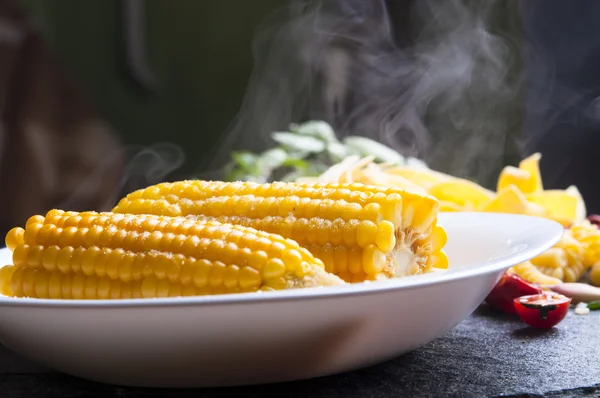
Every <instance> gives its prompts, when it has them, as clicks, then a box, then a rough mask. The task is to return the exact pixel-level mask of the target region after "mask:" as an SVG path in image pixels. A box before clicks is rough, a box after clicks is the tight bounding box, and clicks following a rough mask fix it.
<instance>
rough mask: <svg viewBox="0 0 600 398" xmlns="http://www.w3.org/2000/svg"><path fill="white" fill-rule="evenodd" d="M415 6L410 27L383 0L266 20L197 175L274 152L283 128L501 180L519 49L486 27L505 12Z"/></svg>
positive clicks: (302, 2) (328, 1) (486, 6)
mask: <svg viewBox="0 0 600 398" xmlns="http://www.w3.org/2000/svg"><path fill="white" fill-rule="evenodd" d="M393 3H394V2H389V4H393ZM412 4H413V6H412V9H411V10H410V15H407V16H406V17H407V18H403V19H404V20H406V21H407V23H408V22H410V28H409V29H402V28H404V26H402V25H401V22H398V21H396V24H395V25H393V24H392V22H391V20H390V15H389V13H388V11H389V10H388V8H387V6H386V2H385V1H383V0H369V1H364V0H320V1H307V0H293V1H292V2H291V6H289V7H286V8H283V9H281V10H278V11H277V12H275V13H274V14H272V15H271V16H270V17H269V18H267V19H266V20H265V22H264V23H263V24H262V25H261V26H259V28H258V29H257V33H256V37H255V41H254V47H253V56H254V60H255V69H254V71H253V74H252V76H251V78H250V82H249V86H248V89H247V93H246V97H245V99H244V102H243V105H242V107H241V110H240V112H239V114H238V115H237V117H236V119H235V120H234V122H233V123H232V125H231V126H230V128H229V129H228V131H227V134H226V137H225V139H224V140H223V141H222V143H221V145H220V147H219V148H218V151H217V152H216V153H215V156H214V157H213V158H212V159H210V162H209V163H207V164H205V165H204V168H205V169H206V168H208V169H215V168H218V167H221V166H222V165H223V164H224V163H225V162H226V161H227V160H228V159H229V156H230V153H231V151H232V150H236V149H248V150H252V151H259V150H263V149H265V148H266V147H269V146H271V145H272V144H273V143H272V142H270V141H269V137H268V136H269V134H270V133H271V132H273V131H280V130H282V129H286V128H287V127H288V126H289V124H290V123H296V122H302V121H304V120H308V119H322V120H325V121H327V122H329V123H330V124H331V125H332V126H333V127H334V128H335V130H336V132H337V133H338V134H339V135H340V136H346V135H350V134H357V135H363V136H367V137H370V138H374V139H377V140H379V141H381V142H383V143H385V144H387V145H389V146H391V147H393V148H394V149H396V150H398V151H399V152H400V153H402V154H403V155H411V156H418V157H420V158H422V159H423V160H425V161H426V162H428V163H429V164H430V166H431V167H434V168H437V169H439V170H443V171H446V172H449V173H452V174H455V175H459V176H465V177H471V178H476V179H477V180H478V181H479V182H482V183H485V182H486V181H489V180H491V179H493V178H494V177H495V176H497V172H498V170H499V169H500V167H501V166H502V164H503V162H504V157H505V156H507V154H508V153H509V152H510V151H512V150H513V149H511V148H513V147H514V148H516V147H517V143H518V139H517V138H518V137H515V136H514V134H512V133H511V132H512V131H520V130H521V128H522V126H521V123H522V117H520V115H519V113H518V112H516V109H518V107H519V106H522V103H520V101H518V97H519V96H520V95H521V92H520V86H521V78H520V76H519V75H515V74H514V73H512V71H513V68H514V67H515V66H518V64H519V62H520V58H519V57H518V56H517V54H520V49H519V48H518V46H519V44H518V43H517V42H515V41H514V40H512V39H511V38H507V37H500V36H498V35H497V34H495V33H494V27H493V26H492V24H491V22H490V17H491V16H493V15H494V13H497V12H498V11H502V12H504V11H505V9H506V6H505V4H504V2H501V1H496V0H487V1H479V0H477V1H461V0H443V1H433V0H417V1H413V2H412ZM394 5H398V3H394ZM402 33H404V34H402ZM514 150H515V151H516V150H517V149H514Z"/></svg>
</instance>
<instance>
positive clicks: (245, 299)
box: [0, 212, 564, 309]
mask: <svg viewBox="0 0 600 398" xmlns="http://www.w3.org/2000/svg"><path fill="white" fill-rule="evenodd" d="M482 214H484V216H483V217H486V218H490V219H493V218H504V219H507V218H513V219H514V220H515V221H519V220H523V219H535V220H536V222H538V223H540V224H546V225H545V226H544V225H542V226H543V227H544V228H545V229H546V233H547V234H548V236H549V238H548V239H547V240H545V242H544V243H541V244H539V245H537V246H535V247H528V248H525V249H523V250H522V251H520V252H518V253H514V254H512V255H509V256H504V257H501V258H496V259H493V260H489V261H479V262H475V263H473V264H471V265H469V266H468V267H464V268H461V269H457V270H452V271H451V272H449V273H447V272H440V273H439V274H435V273H434V274H426V275H415V276H411V277H407V278H398V279H391V280H385V281H377V282H376V283H360V284H348V285H341V286H328V287H314V288H304V289H290V290H279V291H274V292H248V293H235V294H223V295H211V296H184V297H164V298H136V299H119V300H111V299H95V300H87V299H71V300H63V299H40V298H23V297H7V296H2V295H0V306H3V307H7V306H8V307H38V308H39V307H43V308H71V309H73V308H80V309H91V308H104V309H108V308H111V309H115V308H131V307H133V308H138V309H139V308H149V307H172V306H215V305H241V304H253V303H257V302H259V303H260V302H263V303H273V302H281V301H297V300H303V301H305V300H313V299H325V298H340V297H348V296H351V297H354V296H362V295H372V294H382V293H387V292H390V291H395V290H413V289H418V288H422V287H425V286H429V285H437V284H445V283H450V282H454V281H458V280H462V279H466V278H471V277H475V276H478V275H483V274H488V273H491V272H497V271H500V270H501V269H503V268H506V269H508V268H509V267H510V266H511V265H512V264H518V263H520V262H523V261H527V260H529V259H531V258H533V257H535V256H536V255H538V254H540V253H542V252H544V251H546V250H548V249H550V248H551V247H552V246H554V245H555V244H556V243H557V242H558V241H559V240H560V239H561V238H562V236H563V232H564V227H563V226H562V225H561V224H559V223H558V222H556V221H553V220H550V219H547V218H543V217H537V216H529V215H522V214H510V213H492V212H487V213H481V212H448V213H445V212H441V213H440V218H454V217H465V216H469V215H480V216H481V215H482ZM6 250H8V248H6V247H5V248H2V249H0V251H6Z"/></svg>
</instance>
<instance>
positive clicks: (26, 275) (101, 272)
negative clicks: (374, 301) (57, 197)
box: [0, 210, 344, 299]
mask: <svg viewBox="0 0 600 398" xmlns="http://www.w3.org/2000/svg"><path fill="white" fill-rule="evenodd" d="M6 245H7V247H8V248H9V249H10V250H12V260H13V265H12V266H6V267H4V268H2V270H1V271H0V289H1V290H2V293H3V294H5V295H11V296H13V295H14V296H18V297H23V296H28V297H42V298H44V297H50V298H64V299H69V298H74V299H95V298H130V297H141V298H151V297H166V296H179V295H206V294H220V293H236V292H252V291H257V290H280V289H291V288H302V287H316V286H326V285H339V284H343V283H344V282H343V281H342V280H341V279H339V278H338V277H336V276H335V275H332V274H328V273H327V272H326V271H325V270H324V266H323V263H322V262H321V261H320V260H318V259H316V258H314V256H313V255H312V254H311V253H310V252H308V251H307V250H306V249H303V248H301V247H300V246H299V245H298V243H296V242H294V241H292V240H290V239H285V238H283V237H281V236H278V235H274V234H270V233H267V232H264V231H258V230H255V229H252V228H246V227H243V226H239V225H230V224H222V223H219V222H216V221H210V220H196V221H193V220H189V219H185V218H183V217H164V216H156V215H128V214H127V215H124V214H116V213H109V212H106V213H96V212H81V213H79V212H64V211H61V210H53V211H50V212H48V213H47V214H46V216H45V217H43V216H34V217H31V218H30V219H29V220H28V221H27V224H26V226H25V229H23V228H20V227H16V228H13V229H12V230H11V231H9V233H8V234H7V236H6Z"/></svg>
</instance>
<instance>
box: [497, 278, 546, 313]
mask: <svg viewBox="0 0 600 398" xmlns="http://www.w3.org/2000/svg"><path fill="white" fill-rule="evenodd" d="M540 293H542V289H540V288H539V287H538V286H536V285H534V284H531V283H529V282H527V281H526V280H525V279H523V278H521V277H520V276H518V275H517V274H513V273H510V272H507V273H505V274H504V275H503V276H502V278H501V279H500V281H498V283H497V284H496V286H494V288H493V289H492V291H491V292H490V294H489V295H488V296H487V297H486V299H485V301H486V302H487V303H488V304H489V305H490V306H492V307H493V308H496V309H498V310H500V311H503V312H506V313H509V314H514V313H515V312H516V310H515V305H514V302H513V301H514V299H515V298H517V297H521V296H527V295H531V294H540Z"/></svg>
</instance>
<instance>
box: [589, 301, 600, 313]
mask: <svg viewBox="0 0 600 398" xmlns="http://www.w3.org/2000/svg"><path fill="white" fill-rule="evenodd" d="M587 307H588V308H589V309H590V311H595V310H600V300H596V301H592V302H590V303H588V305H587Z"/></svg>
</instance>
